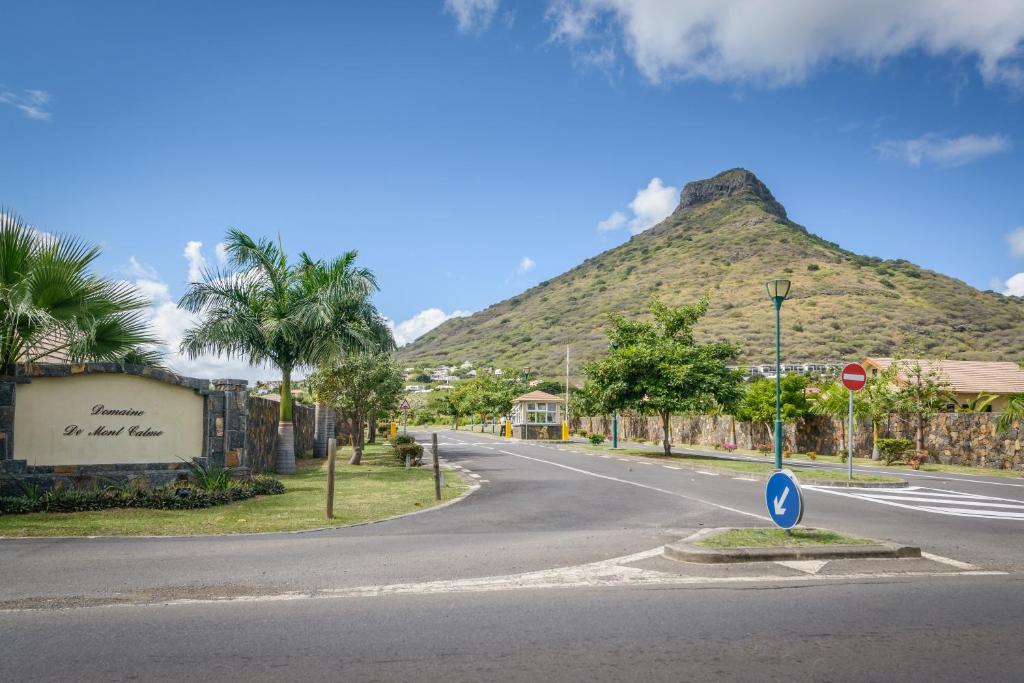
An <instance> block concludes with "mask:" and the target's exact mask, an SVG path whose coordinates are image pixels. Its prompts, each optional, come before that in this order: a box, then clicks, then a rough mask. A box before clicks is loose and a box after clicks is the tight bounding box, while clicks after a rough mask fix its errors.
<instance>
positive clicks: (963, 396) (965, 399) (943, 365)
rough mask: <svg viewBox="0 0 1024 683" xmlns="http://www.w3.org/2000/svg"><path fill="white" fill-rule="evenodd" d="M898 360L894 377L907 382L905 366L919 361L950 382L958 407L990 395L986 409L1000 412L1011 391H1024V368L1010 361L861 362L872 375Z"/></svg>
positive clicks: (867, 359)
mask: <svg viewBox="0 0 1024 683" xmlns="http://www.w3.org/2000/svg"><path fill="white" fill-rule="evenodd" d="M893 363H897V370H896V379H897V381H898V382H901V383H902V382H906V381H908V376H907V374H908V373H907V368H910V367H915V366H916V365H918V364H920V366H921V368H922V370H924V371H925V372H926V373H929V372H932V370H937V371H938V374H939V376H941V377H942V378H943V379H945V380H946V381H947V382H949V384H950V386H951V387H952V389H953V393H954V394H955V395H956V402H957V404H959V405H960V406H966V405H967V404H968V403H970V402H971V401H973V400H974V399H976V398H977V397H978V395H979V394H992V395H994V396H996V399H995V400H994V401H993V402H992V403H991V404H989V406H988V407H987V408H986V410H987V411H988V412H997V413H998V412H1001V411H1002V410H1003V408H1004V407H1005V406H1006V400H1007V398H1008V397H1009V396H1011V395H1013V394H1019V393H1024V370H1022V369H1021V367H1020V366H1019V365H1017V364H1016V363H1014V362H1012V361H1002V362H1000V361H973V360H925V359H922V358H902V359H899V360H896V359H893V358H865V359H864V360H863V361H861V365H863V366H864V369H865V370H867V373H868V377H875V376H877V375H879V374H881V373H883V372H885V370H887V369H888V368H889V367H891V366H892V365H893Z"/></svg>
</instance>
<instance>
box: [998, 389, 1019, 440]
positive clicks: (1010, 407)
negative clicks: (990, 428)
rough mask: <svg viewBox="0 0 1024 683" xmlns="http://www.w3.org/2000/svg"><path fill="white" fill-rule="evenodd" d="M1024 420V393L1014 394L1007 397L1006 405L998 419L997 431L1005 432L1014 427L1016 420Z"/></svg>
mask: <svg viewBox="0 0 1024 683" xmlns="http://www.w3.org/2000/svg"><path fill="white" fill-rule="evenodd" d="M1020 420H1024V394H1012V395H1011V396H1009V397H1007V399H1006V407H1005V408H1003V412H1002V413H1001V414H1000V415H999V419H998V420H997V421H996V431H997V432H998V433H1000V434H1005V433H1006V432H1008V431H1010V429H1012V428H1013V423H1014V422H1019V421H1020Z"/></svg>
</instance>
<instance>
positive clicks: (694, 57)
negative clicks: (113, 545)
mask: <svg viewBox="0 0 1024 683" xmlns="http://www.w3.org/2000/svg"><path fill="white" fill-rule="evenodd" d="M890 5H894V6H896V7H895V8H894V7H890ZM936 5H938V3H932V2H925V1H923V0H907V2H905V3H886V2H874V1H867V0H859V1H857V2H853V1H852V0H836V1H835V2H832V3H807V2H801V1H799V0H780V2H778V3H758V2H755V1H754V0H723V1H722V2H719V3H680V2H664V1H662V0H553V1H552V2H537V3H525V2H524V3H514V4H513V3H511V2H507V1H506V0H448V1H447V2H444V1H442V0H438V1H437V2H431V1H423V2H385V1H383V0H381V1H378V2H364V3H359V2H346V3H334V2H303V3H272V2H244V3H243V2H235V3H232V2H218V3H209V2H174V3H168V2H144V1H133V2H117V3H115V2H93V3H81V2H49V1H43V2H35V3H13V2H9V3H5V4H4V6H3V9H2V10H0V13H2V17H3V23H4V27H5V31H4V34H5V37H4V40H3V41H2V42H0V140H2V143H3V149H4V153H5V154H4V156H5V163H4V164H2V168H0V187H2V188H3V191H2V192H0V204H3V205H4V206H7V207H9V208H12V209H14V210H16V211H18V212H19V213H21V214H22V215H23V216H24V217H25V218H26V219H28V220H29V221H31V222H32V223H34V224H36V225H37V226H38V227H39V228H40V229H41V230H46V231H53V232H70V233H74V234H77V235H79V236H82V237H84V238H87V239H88V240H91V241H95V242H100V243H102V244H103V245H104V248H105V252H104V256H103V260H102V262H101V268H102V269H103V270H104V271H105V272H107V273H110V274H113V275H119V276H123V277H127V278H131V279H133V280H136V281H137V282H139V284H140V286H141V287H142V288H143V289H144V291H146V292H147V293H148V294H150V295H151V296H152V297H153V298H154V310H153V316H154V322H155V324H156V325H157V327H158V329H160V330H161V331H163V332H164V333H165V334H167V335H168V337H169V338H172V339H173V336H174V332H175V330H177V329H180V327H181V326H182V325H184V324H187V319H186V318H184V317H182V314H180V312H177V311H175V310H174V305H173V301H174V300H176V298H177V297H178V296H180V295H181V293H182V292H183V291H184V288H185V285H186V282H187V279H188V276H189V271H190V265H195V264H196V263H198V262H199V261H198V260H197V259H199V258H202V259H205V261H206V262H207V263H210V264H213V263H215V262H216V258H217V256H216V245H217V243H218V242H219V241H220V240H221V239H222V238H223V235H224V231H225V229H226V228H228V227H240V228H243V229H245V230H248V231H250V232H252V233H255V234H258V235H274V234H276V233H277V231H280V232H281V235H282V237H283V240H284V243H285V247H286V249H288V250H289V251H290V252H293V253H296V252H298V251H299V250H308V251H310V252H311V253H313V254H315V255H322V256H329V255H333V254H337V253H339V252H341V251H344V250H347V249H352V248H355V249H358V250H359V252H360V255H361V260H362V261H363V262H364V263H365V264H366V265H368V266H370V267H372V268H373V269H374V270H375V271H376V272H377V274H378V276H379V278H380V280H381V283H382V287H383V289H382V291H381V293H380V294H379V296H378V297H377V302H378V305H379V307H380V309H381V310H382V311H383V312H384V313H385V314H386V315H387V316H388V317H389V318H390V319H392V320H393V321H395V323H396V324H397V325H398V332H399V334H400V336H401V337H403V338H405V339H409V338H412V337H414V336H415V335H416V334H418V333H421V332H422V331H424V330H425V329H427V328H428V327H429V326H430V325H431V324H434V323H436V322H438V321H440V320H441V319H443V318H444V317H445V316H447V315H451V314H453V313H456V312H466V311H476V310H480V309H482V308H484V307H486V306H488V305H489V304H491V303H494V302H495V301H498V300H500V299H504V298H506V297H509V296H511V295H513V294H515V293H516V292H518V291H521V290H522V289H523V288H525V287H527V286H530V285H532V284H534V283H536V282H537V281H539V280H542V279H546V278H549V277H551V276H554V275H557V274H558V273H561V272H563V271H564V270H566V269H568V268H570V267H572V266H574V265H576V264H577V263H579V262H580V261H581V260H583V259H584V258H586V257H588V256H591V255H593V254H595V253H597V252H600V251H602V250H604V249H607V248H609V247H611V246H614V245H616V244H619V243H621V242H623V241H625V240H626V239H628V237H629V234H630V230H631V229H633V230H639V229H642V228H644V227H648V226H649V225H650V224H651V223H652V222H653V221H656V220H657V219H659V218H660V217H663V216H664V215H665V214H667V213H668V211H670V210H671V208H672V207H674V205H675V203H676V201H677V200H678V192H679V190H680V188H681V186H682V185H683V184H684V183H686V182H687V181H689V180H694V179H699V178H705V177H708V176H710V175H713V174H714V173H717V172H719V171H722V170H725V169H728V168H731V167H734V166H744V167H746V168H749V169H751V170H752V171H754V172H755V173H757V174H758V176H759V177H760V178H761V179H762V180H764V181H765V182H766V183H767V184H768V186H769V187H770V188H771V189H772V191H773V192H774V193H775V195H776V197H777V198H778V199H779V200H780V201H781V202H782V203H783V204H784V205H785V206H786V207H787V209H788V211H789V213H790V216H791V218H793V219H794V220H796V221H797V222H799V223H802V224H804V225H806V226H807V227H808V228H809V229H811V230H812V231H814V232H816V233H818V234H820V235H822V236H823V237H825V238H827V239H830V240H833V241H836V242H838V243H840V244H841V245H843V246H844V247H847V248H849V249H852V250H854V251H857V252H861V253H866V254H871V255H877V256H883V257H889V258H907V259H910V260H912V261H915V262H917V263H919V264H921V265H923V266H926V267H929V268H933V269H936V270H940V271H943V272H945V273H948V274H950V275H953V276H955V277H958V278H961V279H963V280H965V281H966V282H968V283H970V284H971V285H974V286H976V287H978V288H981V289H988V288H994V289H997V290H1000V291H1003V290H1006V289H1007V288H1009V289H1010V291H1016V292H1017V293H1021V294H1024V276H1021V277H1020V278H1018V279H1017V280H1013V281H1011V282H1010V284H1007V281H1008V280H1009V279H1010V278H1011V277H1012V276H1014V275H1015V274H1017V273H1019V272H1021V271H1024V230H1022V231H1021V232H1015V231H1016V230H1018V229H1020V228H1022V227H1024V194H1022V179H1024V163H1022V153H1024V71H1022V64H1024V60H1022V49H1024V43H1022V42H1021V40H1022V38H1024V5H1022V3H1019V2H1009V1H1005V0H979V1H978V2H964V3H962V4H960V5H956V4H946V5H945V6H943V7H941V8H940V7H937V6H936ZM631 205H632V207H631ZM616 212H619V213H618V215H616ZM602 223H603V225H604V226H605V227H611V226H617V227H616V229H607V230H602V229H599V227H598V226H599V224H602ZM190 243H191V244H190ZM197 243H201V246H197ZM432 309H437V310H432ZM403 323H404V324H403ZM181 369H183V370H186V371H191V372H196V373H198V372H219V371H223V372H228V371H237V372H243V373H244V372H246V371H245V370H244V369H243V368H239V367H238V366H237V364H235V365H233V364H230V363H227V364H225V363H223V362H219V361H216V360H212V359H211V360H209V361H207V362H204V363H191V364H185V366H184V367H182V368H181Z"/></svg>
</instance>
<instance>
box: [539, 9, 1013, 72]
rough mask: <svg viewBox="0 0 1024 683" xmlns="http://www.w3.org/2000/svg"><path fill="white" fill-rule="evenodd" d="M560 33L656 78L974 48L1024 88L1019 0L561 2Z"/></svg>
mask: <svg viewBox="0 0 1024 683" xmlns="http://www.w3.org/2000/svg"><path fill="white" fill-rule="evenodd" d="M547 19H548V21H549V22H550V23H551V25H552V32H551V37H552V39H553V40H555V41H561V42H564V43H566V44H568V45H570V46H571V47H572V48H573V49H574V50H579V49H593V47H594V46H595V45H598V46H612V47H615V48H619V49H621V50H623V51H624V52H625V53H626V54H628V55H629V57H630V58H631V59H632V61H633V63H634V64H635V65H636V67H637V69H638V70H639V71H640V73H641V74H643V76H644V77H645V78H646V79H647V80H649V81H650V82H652V83H661V82H665V81H671V80H681V79H707V80H710V81H713V82H726V81H732V82H752V83H756V84H758V85H766V86H778V85H787V84H792V83H798V82H800V81H803V80H804V79H806V78H807V77H808V76H809V75H810V74H811V73H812V72H813V71H815V70H816V69H818V68H821V67H823V66H825V65H827V64H829V63H832V62H856V63H862V64H866V65H868V66H877V65H878V64H879V63H880V62H882V61H884V60H885V59H888V58H892V57H895V56H897V55H901V54H905V53H909V52H913V51H920V52H923V53H925V54H927V55H930V56H939V55H953V56H960V55H967V56H970V57H973V58H974V59H975V60H976V63H977V68H978V71H979V72H980V73H981V75H982V78H983V79H984V80H985V81H986V82H987V83H1002V84H1005V85H1008V86H1010V87H1014V88H1024V68H1022V63H1021V52H1022V51H1021V43H1022V39H1024V3H1021V2H1019V0H973V1H972V2H957V1H955V0H900V1H899V2H893V1H892V0H830V1H829V2H818V1H816V0H774V1H773V2H764V0H693V1H689V2H680V1H679V0H552V1H551V3H550V5H549V9H548V12H547Z"/></svg>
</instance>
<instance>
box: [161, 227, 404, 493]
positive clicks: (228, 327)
mask: <svg viewBox="0 0 1024 683" xmlns="http://www.w3.org/2000/svg"><path fill="white" fill-rule="evenodd" d="M225 246H226V251H227V256H228V262H229V264H230V266H231V270H229V271H227V272H220V271H219V270H215V271H207V272H205V273H204V274H203V281H202V282H193V283H192V284H191V285H190V286H189V289H188V291H187V292H186V293H185V296H183V297H182V298H181V301H180V302H179V306H181V307H182V308H184V309H185V310H187V311H190V312H192V313H195V314H197V315H199V317H200V319H199V322H198V323H197V325H196V326H195V327H193V328H192V329H189V330H187V331H186V332H185V335H184V337H183V338H182V342H181V350H182V352H183V353H185V354H186V355H188V356H189V357H190V358H195V357H197V356H200V355H202V354H204V353H214V354H217V355H221V354H224V355H225V356H227V357H239V358H244V359H245V360H247V361H248V362H249V363H250V364H252V365H263V364H266V363H269V364H271V365H273V366H274V367H276V368H277V369H278V370H280V371H281V408H280V410H281V412H280V416H281V417H280V422H279V424H278V439H277V461H276V464H275V469H276V471H277V472H279V473H282V474H290V473H293V472H295V440H294V425H293V423H292V394H291V388H292V387H291V383H292V373H293V372H294V371H295V370H296V369H299V368H302V367H308V366H310V365H314V364H317V363H320V362H323V361H326V360H327V359H329V358H331V357H332V356H336V355H338V354H344V353H345V352H347V351H348V350H350V349H351V348H353V347H372V346H373V345H374V341H375V339H376V338H377V335H379V334H381V332H380V330H381V328H382V327H383V328H384V329H386V325H384V323H383V319H382V318H381V316H380V315H379V314H378V313H377V310H376V309H375V308H374V307H373V304H372V303H371V302H370V296H371V295H372V294H373V292H375V291H376V290H377V282H376V279H375V278H374V276H373V273H372V272H370V271H369V270H367V269H365V268H357V267H356V266H355V260H356V252H355V251H350V252H347V253H345V254H344V255H342V256H341V257H340V258H337V259H335V260H333V261H327V262H324V261H318V260H314V259H312V258H310V257H309V256H308V255H307V254H305V253H303V254H300V257H299V263H298V265H290V264H289V263H288V259H287V256H286V255H285V252H284V248H283V246H282V245H281V243H280V237H279V238H278V243H277V244H275V243H274V242H272V241H270V240H265V239H261V240H259V241H257V240H254V239H253V238H252V237H250V236H249V235H247V234H246V233H244V232H242V231H241V230H235V229H232V230H229V231H228V235H227V239H226V240H225Z"/></svg>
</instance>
